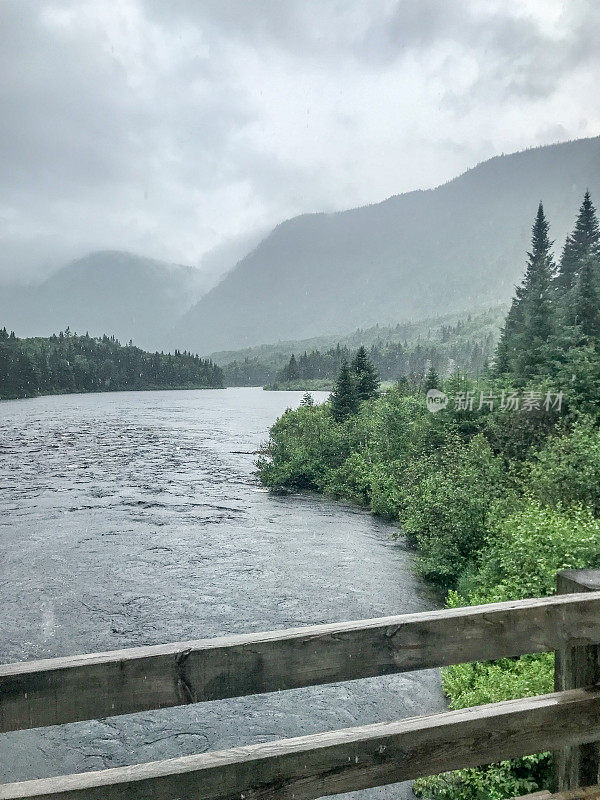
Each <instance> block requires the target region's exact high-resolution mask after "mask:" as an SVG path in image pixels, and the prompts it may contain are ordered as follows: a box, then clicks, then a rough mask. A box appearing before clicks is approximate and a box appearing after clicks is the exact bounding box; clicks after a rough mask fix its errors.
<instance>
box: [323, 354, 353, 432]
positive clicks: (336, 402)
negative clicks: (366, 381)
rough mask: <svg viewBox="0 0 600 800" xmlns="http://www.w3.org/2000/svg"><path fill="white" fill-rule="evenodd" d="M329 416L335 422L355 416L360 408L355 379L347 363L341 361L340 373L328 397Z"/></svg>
mask: <svg viewBox="0 0 600 800" xmlns="http://www.w3.org/2000/svg"><path fill="white" fill-rule="evenodd" d="M330 403H331V414H332V416H333V418H334V419H335V420H336V422H344V420H346V419H348V417H351V416H352V415H353V414H356V412H357V411H358V408H359V406H360V397H359V395H358V390H357V386H356V377H355V375H354V374H353V373H352V371H351V369H350V367H349V366H348V362H347V361H345V360H344V361H342V366H341V367H340V372H339V375H338V377H337V380H336V382H335V386H334V388H333V392H332V393H331V397H330Z"/></svg>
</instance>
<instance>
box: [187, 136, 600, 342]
mask: <svg viewBox="0 0 600 800" xmlns="http://www.w3.org/2000/svg"><path fill="white" fill-rule="evenodd" d="M586 188H589V189H590V190H591V191H592V193H593V194H594V193H595V194H596V196H598V195H600V138H593V139H581V140H578V141H574V142H565V143H563V144H557V145H552V146H548V147H540V148H536V149H532V150H527V151H525V152H521V153H515V154H512V155H503V156H498V157H496V158H492V159H491V160H489V161H486V162H484V163H482V164H479V165H478V166H476V167H475V168H473V169H471V170H469V171H468V172H466V173H464V174H463V175H460V176H459V177H457V178H456V179H454V180H452V181H450V182H449V183H447V184H445V185H443V186H439V187H438V188H436V189H432V190H427V191H415V192H409V193H408V194H403V195H398V196H395V197H390V198H389V199H388V200H385V201H384V202H382V203H379V204H377V205H371V206H365V207H363V208H356V209H352V210H349V211H343V212H339V213H333V214H306V215H303V216H300V217H295V218H294V219H290V220H287V221H286V222H283V223H281V224H280V225H279V226H278V227H277V228H275V230H274V231H273V232H272V233H271V234H270V235H269V236H268V237H267V238H266V239H265V240H264V241H263V242H261V244H259V246H258V247H256V248H255V249H254V250H253V251H252V252H251V253H249V254H248V255H247V256H246V257H245V258H244V259H243V260H242V261H240V263H239V264H238V265H237V267H236V268H235V269H234V270H233V271H232V272H231V273H229V274H228V275H227V276H226V277H225V278H224V280H223V281H222V282H221V283H220V284H219V285H218V286H216V287H215V288H214V289H212V290H211V291H210V292H209V293H208V294H206V295H205V296H204V297H203V298H201V300H200V301H199V302H198V303H197V304H196V305H195V306H194V307H193V308H192V309H191V310H190V311H189V312H188V313H187V314H186V316H185V317H183V318H182V320H181V321H180V322H179V323H178V324H177V326H176V328H175V331H174V334H173V336H174V338H173V344H174V345H175V346H177V347H187V348H190V347H191V348H193V349H194V350H198V352H202V353H210V352H213V351H215V350H220V349H226V348H228V349H231V348H241V347H246V346H250V345H255V344H261V343H267V342H277V341H280V340H285V339H288V340H289V339H298V338H308V337H311V336H315V335H317V334H341V333H345V332H349V331H351V330H354V329H355V328H357V327H361V326H362V327H364V326H370V325H375V324H376V323H380V324H389V323H394V324H395V323H396V322H402V321H406V320H409V319H423V318H425V317H431V316H434V315H435V314H439V313H449V312H452V311H469V310H472V309H474V308H481V307H482V306H484V305H491V304H493V303H494V302H496V301H498V300H506V301H507V300H509V299H510V296H511V293H512V290H513V286H514V284H515V282H516V281H517V280H518V279H519V275H520V271H521V254H522V253H523V251H524V250H525V248H526V247H527V241H528V238H529V231H528V224H527V222H526V220H527V219H528V218H529V217H530V215H531V209H532V208H535V206H536V205H537V203H538V202H539V200H540V197H543V198H544V201H545V205H546V210H547V212H548V214H549V215H550V217H551V219H552V220H553V231H554V237H555V238H556V239H557V241H559V242H560V243H562V241H563V239H564V237H565V236H566V234H567V232H568V230H569V228H570V225H571V222H572V209H573V207H574V206H576V204H577V203H578V202H579V201H580V199H581V197H582V196H583V193H584V191H585V189H586Z"/></svg>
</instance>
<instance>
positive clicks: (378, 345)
mask: <svg viewBox="0 0 600 800" xmlns="http://www.w3.org/2000/svg"><path fill="white" fill-rule="evenodd" d="M468 322H470V317H469V318H468V319H467V321H466V322H461V321H460V320H459V321H458V322H457V323H456V324H455V325H443V326H441V328H440V329H439V331H438V332H437V334H436V338H435V339H424V340H422V341H421V340H420V339H419V340H417V341H416V342H415V343H412V344H409V343H408V342H406V341H405V342H394V341H388V342H386V341H383V340H380V341H378V342H375V343H373V344H372V345H371V346H370V348H368V356H369V359H370V361H371V363H372V364H373V365H374V367H375V368H376V370H377V372H378V373H379V375H380V377H381V380H384V381H396V380H398V379H400V378H406V379H407V380H409V381H411V382H413V383H418V382H419V380H420V379H422V376H423V375H424V373H425V372H426V370H427V369H428V367H429V366H431V365H433V367H434V368H435V370H436V371H437V372H438V373H439V374H441V375H445V374H449V373H452V372H454V371H457V370H458V371H460V372H461V373H464V374H466V375H473V376H476V375H481V374H483V372H484V371H485V369H486V367H487V366H488V364H489V362H490V360H491V358H492V356H493V355H494V350H495V347H496V341H497V340H496V337H495V336H494V335H493V334H492V333H490V332H486V333H485V334H483V335H478V334H477V333H473V332H472V331H471V330H470V326H468ZM357 351H358V348H356V349H355V348H350V347H348V346H347V345H340V344H338V345H337V346H336V347H331V348H329V349H328V350H311V351H310V352H308V351H305V352H303V353H301V354H300V355H296V353H292V354H291V356H290V358H289V360H288V362H287V363H286V364H285V365H284V366H283V367H281V368H279V369H277V368H276V367H275V366H274V365H272V364H271V365H269V364H265V363H264V362H261V361H260V360H258V359H251V358H245V359H244V360H243V361H233V362H231V363H229V364H225V365H224V367H223V371H224V377H225V382H226V384H227V385H228V386H260V385H265V384H271V385H273V386H286V385H288V384H292V385H293V384H297V383H298V382H300V383H302V382H304V383H305V384H306V385H311V384H312V382H315V381H319V380H327V381H329V382H331V383H333V381H334V380H335V378H336V376H337V374H338V373H339V371H340V367H341V366H342V363H343V362H344V361H346V362H350V361H352V359H353V358H354V357H355V356H356V353H357Z"/></svg>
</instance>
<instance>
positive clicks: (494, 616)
mask: <svg viewBox="0 0 600 800" xmlns="http://www.w3.org/2000/svg"><path fill="white" fill-rule="evenodd" d="M573 637H576V639H573ZM567 642H570V643H574V644H577V645H589V644H593V643H595V642H600V591H598V592H592V593H589V594H585V595H582V594H574V595H565V596H562V597H549V598H543V599H536V600H520V601H516V602H508V603H493V604H489V605H483V606H475V607H468V608H456V609H445V610H442V611H429V612H424V613H420V614H408V615H403V616H396V617H384V618H380V619H372V620H361V621H358V622H342V623H336V624H330V625H314V626H309V627H304V628H294V629H290V630H282V631H271V632H269V633H256V634H250V635H240V636H228V637H223V638H217V639H204V640H200V641H192V642H180V643H175V644H167V645H157V646H150V647H139V648H134V649H128V650H118V651H113V652H108V653H95V654H90V655H81V656H72V657H67V658H55V659H47V660H43V661H34V662H24V663H16V664H6V665H3V666H0V732H3V731H10V730H17V729H21V728H33V727H41V726H45V725H57V724H62V723H67V722H76V721H78V720H84V719H95V718H102V717H107V716H116V715H118V714H130V713H134V712H138V711H147V710H150V709H156V708H165V707H169V706H177V705H183V704H186V703H197V702H202V701H205V700H218V699H222V698H226V697H237V696H244V695H250V694H260V693H262V692H272V691H278V690H282V689H294V688H299V687H303V686H312V685H315V684H322V683H331V682H335V681H344V680H354V679H358V678H368V677H374V676H377V675H385V674H390V673H396V672H408V671H412V670H419V669H426V668H429V667H439V666H447V665H450V664H457V663H462V662H465V661H474V660H477V659H497V658H503V657H506V656H517V655H521V654H523V653H533V652H545V651H552V650H556V649H558V648H561V647H564V646H565V644H566V643H567Z"/></svg>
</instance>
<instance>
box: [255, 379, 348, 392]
mask: <svg viewBox="0 0 600 800" xmlns="http://www.w3.org/2000/svg"><path fill="white" fill-rule="evenodd" d="M263 389H264V390H265V391H266V392H330V391H331V390H332V389H333V381H332V380H331V378H314V379H310V378H303V379H299V380H297V381H276V382H275V383H268V384H266V385H265V386H263Z"/></svg>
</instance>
